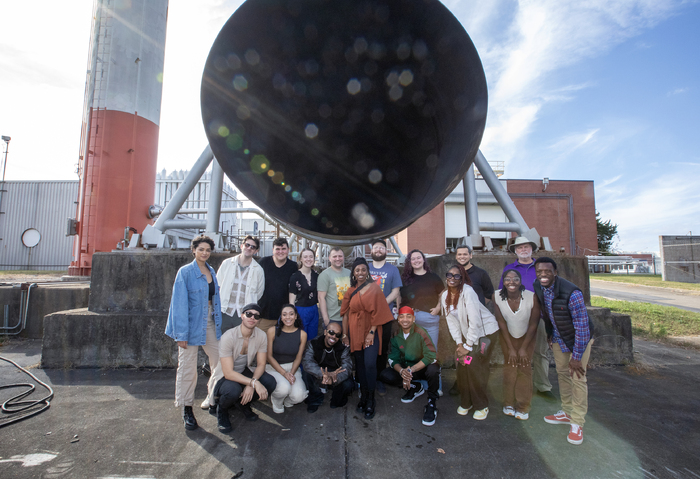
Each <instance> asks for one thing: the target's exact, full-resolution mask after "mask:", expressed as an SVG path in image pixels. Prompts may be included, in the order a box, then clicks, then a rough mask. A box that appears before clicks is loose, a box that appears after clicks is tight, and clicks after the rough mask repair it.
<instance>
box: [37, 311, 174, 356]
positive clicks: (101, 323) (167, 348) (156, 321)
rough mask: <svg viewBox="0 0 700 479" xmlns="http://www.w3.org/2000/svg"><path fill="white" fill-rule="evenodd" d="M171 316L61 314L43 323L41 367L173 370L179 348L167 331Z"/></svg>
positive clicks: (148, 314) (160, 314) (142, 313)
mask: <svg viewBox="0 0 700 479" xmlns="http://www.w3.org/2000/svg"><path fill="white" fill-rule="evenodd" d="M166 320H167V314H163V313H149V312H130V313H110V314H98V313H93V312H91V311H88V310H87V309H78V310H72V311H60V312H56V313H53V314H50V315H48V316H46V318H45V319H44V341H43V346H42V357H41V367H42V368H121V367H136V368H168V367H176V366H177V345H176V343H175V342H174V341H173V340H172V339H171V338H169V337H167V336H166V335H165V334H164V333H163V331H165V323H166Z"/></svg>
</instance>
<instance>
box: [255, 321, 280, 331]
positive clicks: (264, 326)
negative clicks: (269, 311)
mask: <svg viewBox="0 0 700 479" xmlns="http://www.w3.org/2000/svg"><path fill="white" fill-rule="evenodd" d="M276 325H277V320H276V319H261V320H260V322H259V323H258V328H260V329H262V330H263V332H265V333H267V330H268V329H270V328H274V327H275V326H276Z"/></svg>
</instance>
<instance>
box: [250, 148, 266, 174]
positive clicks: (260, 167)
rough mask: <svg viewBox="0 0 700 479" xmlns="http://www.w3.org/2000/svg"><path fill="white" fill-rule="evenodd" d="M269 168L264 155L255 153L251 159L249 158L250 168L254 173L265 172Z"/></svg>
mask: <svg viewBox="0 0 700 479" xmlns="http://www.w3.org/2000/svg"><path fill="white" fill-rule="evenodd" d="M246 151H247V150H246ZM269 168H270V162H269V161H267V158H266V157H265V155H255V156H253V159H252V160H250V169H251V170H253V172H254V173H257V174H261V173H264V172H266V171H267V170H268V169H269Z"/></svg>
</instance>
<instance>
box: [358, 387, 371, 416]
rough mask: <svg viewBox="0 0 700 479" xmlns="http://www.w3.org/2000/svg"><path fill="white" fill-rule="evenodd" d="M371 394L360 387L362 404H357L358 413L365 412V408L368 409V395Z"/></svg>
mask: <svg viewBox="0 0 700 479" xmlns="http://www.w3.org/2000/svg"><path fill="white" fill-rule="evenodd" d="M368 394H369V393H368V392H367V389H365V388H363V387H360V402H359V403H357V412H365V408H366V407H367V395H368Z"/></svg>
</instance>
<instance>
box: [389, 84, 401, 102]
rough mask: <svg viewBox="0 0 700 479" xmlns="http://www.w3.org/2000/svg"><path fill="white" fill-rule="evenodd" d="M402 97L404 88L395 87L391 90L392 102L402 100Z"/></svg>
mask: <svg viewBox="0 0 700 479" xmlns="http://www.w3.org/2000/svg"><path fill="white" fill-rule="evenodd" d="M402 96H403V88H401V87H400V86H399V85H394V86H392V87H391V88H389V98H391V100H392V101H397V100H400V99H401V97H402Z"/></svg>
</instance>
